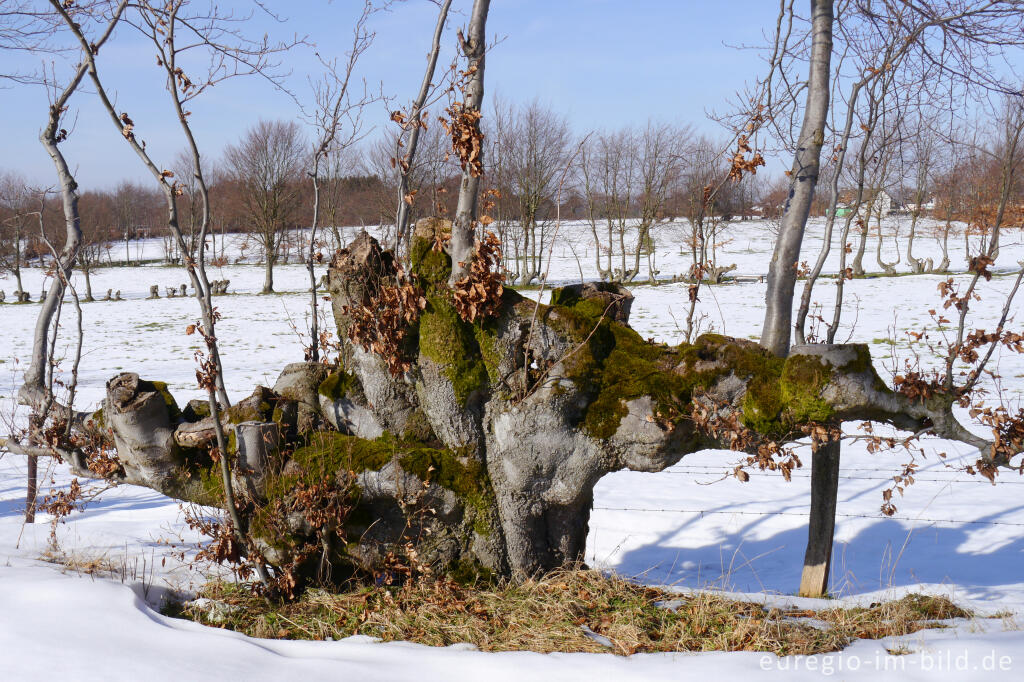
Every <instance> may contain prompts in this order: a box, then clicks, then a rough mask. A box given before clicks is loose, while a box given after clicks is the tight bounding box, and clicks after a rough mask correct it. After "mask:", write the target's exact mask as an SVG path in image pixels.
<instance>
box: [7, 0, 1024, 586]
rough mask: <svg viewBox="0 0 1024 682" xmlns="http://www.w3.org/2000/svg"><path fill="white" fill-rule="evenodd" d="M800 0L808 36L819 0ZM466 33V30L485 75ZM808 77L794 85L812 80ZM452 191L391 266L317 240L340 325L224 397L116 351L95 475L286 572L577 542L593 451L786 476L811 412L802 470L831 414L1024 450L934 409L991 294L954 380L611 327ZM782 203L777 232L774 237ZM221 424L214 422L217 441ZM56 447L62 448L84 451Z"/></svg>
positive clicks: (830, 352)
mask: <svg viewBox="0 0 1024 682" xmlns="http://www.w3.org/2000/svg"><path fill="white" fill-rule="evenodd" d="M479 4H480V3H478V5H479ZM483 4H485V3H483ZM813 4H814V6H815V8H816V11H815V13H814V28H815V32H814V35H815V36H816V39H815V47H816V48H817V49H815V50H813V54H814V56H815V59H819V60H820V59H821V58H823V55H822V54H821V49H822V48H821V45H820V41H822V40H824V39H825V38H827V37H828V35H829V34H828V30H827V29H828V28H829V24H830V21H831V17H830V15H829V11H830V9H831V5H830V4H828V3H813ZM819 5H827V6H825V7H823V8H822V7H819ZM818 10H821V11H818ZM473 16H474V19H473V20H474V21H477V22H479V23H478V24H476V25H475V26H474V27H473V28H472V29H471V31H470V36H471V37H470V41H477V40H482V36H483V29H484V26H483V20H484V19H485V18H486V13H485V12H484V13H483V14H477V13H476V12H474V15H473ZM473 45H474V44H473V42H469V44H468V46H466V47H467V49H465V53H466V55H467V56H468V57H469V58H470V60H471V63H473V64H474V66H475V67H476V68H477V71H475V72H474V73H475V74H476V75H479V76H480V77H481V78H482V76H483V69H482V61H480V60H479V59H477V60H476V61H475V62H472V60H474V59H475V57H480V56H481V55H480V53H478V52H476V51H475V50H474V46H473ZM476 45H481V43H476ZM90 61H91V59H90ZM820 67H821V65H820V64H818V63H815V65H814V66H813V67H812V70H816V69H818V68H820ZM825 71H826V72H827V71H828V69H827V68H826V69H825ZM812 81H813V84H812V88H811V89H812V90H813V88H814V87H818V86H819V85H820V84H819V83H818V81H817V80H816V79H812ZM478 86H480V87H481V88H482V83H480V84H478ZM474 92H475V93H478V94H479V93H480V92H481V90H480V89H476V90H475V91H474ZM819 95H820V93H814V94H813V97H812V102H813V101H814V97H817V96H819ZM476 101H477V102H479V100H476ZM468 106H469V105H468V104H467V105H464V106H460V107H454V108H453V109H454V110H453V112H452V113H453V115H455V116H463V115H465V114H466V113H467V112H472V113H470V115H469V119H470V120H468V121H466V120H463V121H462V122H461V123H453V124H450V126H451V128H452V129H453V130H456V131H459V132H460V133H465V134H466V135H468V136H469V138H468V139H467V138H463V137H462V136H461V134H460V135H456V136H454V137H455V141H456V143H457V145H456V147H455V151H456V153H459V155H460V160H461V161H462V162H463V163H464V170H465V171H466V174H465V175H464V177H463V180H464V181H465V180H466V178H467V177H470V176H472V172H474V171H479V166H474V161H476V160H477V158H476V157H475V156H474V153H475V152H476V151H478V150H479V148H480V147H479V144H478V143H479V139H478V138H477V139H472V138H473V136H474V135H477V134H479V129H478V128H476V127H475V125H476V124H477V123H478V122H479V118H478V117H477V115H476V114H478V113H479V110H478V109H471V108H468ZM810 115H811V116H812V117H813V116H814V115H816V109H814V108H813V107H812V108H810ZM812 124H813V122H812ZM811 141H812V142H813V136H812V140H811ZM805 160H807V161H808V162H810V161H811V160H810V159H805ZM477 177H479V176H477ZM811 179H812V178H810V177H804V178H803V181H810V180H811ZM797 181H800V179H799V178H798V179H797ZM469 185H470V183H465V182H464V184H463V188H464V189H465V188H467V187H468V186H469ZM808 191H810V192H813V187H812V186H811V187H808ZM463 199H465V200H466V201H462V200H463ZM460 211H464V212H463V213H462V215H461V216H459V219H461V220H462V224H461V225H459V224H456V225H452V224H451V223H449V222H447V221H443V220H436V219H425V220H422V221H419V222H418V223H417V225H416V228H415V231H414V233H413V235H412V243H411V247H412V248H411V266H410V268H409V269H408V270H405V269H403V268H400V267H399V266H398V264H397V263H398V261H397V259H396V256H395V255H394V254H393V253H391V252H389V251H387V250H386V249H383V248H382V247H381V246H380V244H379V243H377V242H376V241H375V240H374V239H373V238H372V237H370V236H369V235H367V234H365V233H364V234H362V235H360V236H359V237H358V238H357V239H356V240H354V242H353V243H351V244H349V246H348V248H346V249H344V250H342V251H341V252H340V253H338V254H337V255H336V257H335V258H334V260H333V262H332V264H331V267H330V270H329V272H328V283H329V291H330V294H331V299H332V306H333V312H334V317H335V323H336V325H337V328H338V333H339V334H338V335H339V338H340V339H342V343H343V347H342V348H341V356H342V362H341V363H340V364H339V365H338V366H336V367H333V368H327V367H325V366H323V365H320V364H315V363H296V364H294V365H290V366H288V367H286V368H285V369H284V371H283V373H282V374H281V376H280V378H279V379H278V381H277V383H276V384H275V386H274V387H273V389H270V388H263V387H260V388H257V389H256V391H255V392H254V393H253V395H252V396H251V397H250V398H247V399H246V400H244V401H240V402H239V403H237V404H236V405H234V406H232V407H230V408H228V409H227V410H226V413H223V414H218V411H217V405H216V401H215V400H214V396H213V393H212V390H211V393H210V399H209V401H208V405H209V407H210V412H209V413H207V414H206V415H204V414H203V412H202V411H201V410H199V409H196V408H197V406H192V409H186V410H180V409H178V407H177V405H176V404H175V403H174V400H173V398H172V397H171V396H170V395H169V394H168V392H167V391H166V389H165V388H163V387H162V386H160V385H159V384H157V383H153V382H151V381H145V380H142V379H140V378H139V376H138V375H136V374H133V373H125V374H122V375H119V376H118V377H115V378H114V379H112V380H111V381H110V382H109V383H108V390H107V396H106V399H105V401H104V405H103V411H102V415H96V418H97V419H94V421H97V420H98V418H99V417H100V416H102V421H103V424H104V427H105V428H106V429H109V431H106V432H101V433H98V434H97V433H94V435H96V436H98V437H99V442H100V446H99V447H102V448H103V449H104V450H105V451H106V452H107V453H108V454H113V455H114V456H116V459H114V460H113V461H114V462H115V463H116V464H117V467H116V469H115V471H114V472H112V473H108V474H107V475H109V476H111V477H114V478H117V479H119V480H123V481H127V482H132V483H138V484H141V485H146V486H149V487H152V488H154V489H156V490H159V491H161V492H163V493H165V494H168V495H171V496H175V497H178V498H180V499H186V500H192V501H196V502H200V503H203V504H210V505H222V506H225V507H226V508H228V509H229V510H230V511H231V512H232V513H238V512H239V510H245V512H246V513H247V514H248V515H250V519H251V523H248V524H246V526H247V528H248V530H249V536H248V539H247V541H246V542H245V546H246V547H247V548H249V549H250V551H252V552H253V553H255V554H256V556H254V557H252V558H254V559H255V561H256V562H257V565H260V566H263V565H269V566H270V567H271V571H272V572H275V573H276V574H277V575H278V576H279V577H280V578H282V581H281V584H282V585H294V584H295V580H297V579H300V578H301V577H302V576H306V577H312V576H313V575H314V574H316V573H317V572H318V571H323V570H327V571H328V572H330V573H332V574H333V577H345V576H348V575H351V574H352V573H353V572H356V571H368V572H372V573H375V574H377V575H378V576H380V575H383V576H387V577H392V576H395V575H396V574H400V573H404V574H408V573H409V572H415V571H421V570H424V569H427V568H429V569H430V570H432V571H434V572H442V571H448V572H453V573H454V572H461V573H463V574H465V573H470V574H472V573H486V572H490V573H496V574H499V575H514V576H529V575H532V574H535V573H537V572H539V571H544V570H548V569H552V568H555V567H558V566H561V565H564V564H566V563H570V562H574V561H577V560H579V559H580V558H581V557H582V555H583V550H584V546H585V542H586V537H587V526H588V521H589V514H590V509H591V504H592V501H593V491H594V486H595V485H596V483H597V482H598V480H599V479H600V478H601V477H602V476H603V475H605V474H606V473H608V472H611V471H616V470H620V469H627V468H628V469H633V470H639V471H659V470H662V469H664V468H665V467H667V466H669V465H671V464H673V463H675V462H677V461H679V460H680V459H681V458H682V457H683V456H685V455H686V454H688V453H691V452H696V451H698V450H701V449H705V448H712V447H714V448H718V447H725V448H729V449H732V450H734V451H737V452H744V453H748V455H749V458H748V459H747V460H746V464H747V465H749V466H756V467H761V468H766V469H772V470H778V471H780V472H781V473H782V474H783V475H785V476H788V474H789V472H790V471H791V470H792V469H793V468H794V467H796V466H799V460H798V459H797V458H796V457H795V455H793V454H792V453H791V452H790V451H788V450H787V448H786V443H788V442H791V441H793V440H795V439H798V438H801V437H804V436H807V435H810V436H811V438H812V442H813V443H814V450H815V453H814V458H815V459H814V466H815V469H814V472H813V473H814V476H815V477H818V476H819V474H822V473H825V474H827V473H828V472H829V471H830V468H829V467H828V466H820V465H822V464H823V463H824V464H827V462H825V461H824V460H825V458H826V457H829V458H832V459H833V460H836V462H835V463H837V460H838V438H839V437H840V436H841V425H842V423H843V422H844V421H863V420H871V421H875V422H882V423H887V424H891V425H893V426H895V427H897V428H900V429H904V430H907V431H911V432H913V433H930V434H934V435H937V436H940V437H944V438H950V439H954V440H959V441H962V442H965V443H969V444H971V445H973V446H975V447H978V448H979V449H980V450H981V456H980V458H979V460H978V462H977V464H976V465H975V466H976V467H978V469H979V470H981V471H982V472H984V473H986V475H990V476H994V475H995V474H994V472H995V471H996V467H998V466H1000V465H1005V464H1007V463H1008V462H1009V459H1010V457H1011V456H1013V455H1014V454H1016V453H1017V452H1020V451H1021V450H1024V415H1021V416H1019V417H1014V416H1012V415H1011V416H1009V418H1003V417H1006V415H998V414H997V415H995V417H993V418H992V419H990V421H989V425H990V426H991V427H992V429H993V435H994V438H993V440H992V441H991V442H989V441H986V440H984V439H981V438H979V437H977V436H976V435H974V434H972V433H971V432H970V431H968V430H967V429H966V428H965V427H964V426H963V425H962V424H961V423H960V422H959V421H958V420H957V419H956V418H955V416H954V414H953V406H954V405H955V404H957V402H958V401H959V400H960V399H962V398H963V397H964V396H968V399H969V392H970V390H972V389H973V387H974V385H975V384H976V383H977V377H978V376H980V371H981V369H982V368H983V367H984V365H985V363H987V362H988V358H989V357H990V356H991V350H992V348H994V347H995V345H996V344H998V343H1006V344H1008V345H1013V344H1015V343H1016V344H1017V345H1018V346H1019V345H1020V340H1019V337H1017V336H1015V335H1008V334H1007V333H1005V332H1006V330H1005V322H1006V319H1007V315H1008V310H1009V302H1008V303H1007V308H1006V309H1005V310H1004V314H1003V319H1002V320H1001V321H1000V323H999V325H998V328H997V331H996V332H995V335H994V336H993V335H992V334H991V333H989V334H982V335H975V334H971V335H964V334H962V333H961V334H960V338H959V339H958V340H957V341H956V345H955V346H953V347H951V352H952V355H951V357H952V358H953V360H955V359H956V358H961V359H963V358H966V357H970V356H971V352H976V355H975V358H976V360H977V361H976V362H974V364H973V370H975V371H974V374H972V375H971V376H973V377H974V379H973V380H972V381H970V382H969V383H968V384H966V385H964V386H955V385H953V384H952V383H951V382H946V381H945V380H943V381H940V382H938V383H936V382H929V381H926V380H925V379H923V378H920V377H917V378H916V380H914V381H909V382H908V381H904V382H901V383H900V384H898V385H897V386H896V387H895V389H893V388H890V387H888V386H887V385H886V384H885V383H884V382H883V381H882V380H881V378H880V377H879V376H878V375H877V373H876V372H875V370H874V368H873V366H872V363H871V358H870V354H869V353H868V349H867V346H866V345H860V344H845V345H838V344H820V345H799V346H795V347H792V348H790V347H789V336H788V322H787V335H786V336H785V338H781V337H776V341H778V342H779V343H781V344H782V345H784V346H785V349H784V350H783V351H780V349H778V348H774V347H769V348H765V347H761V346H759V345H758V344H755V343H752V342H749V341H746V340H741V339H732V338H728V337H724V336H718V335H704V336H702V337H699V338H697V339H695V340H693V341H692V342H689V343H684V344H680V345H678V346H672V347H670V346H667V345H664V344H656V343H652V342H648V341H645V340H644V339H643V338H642V337H640V335H639V334H637V333H636V332H635V331H634V330H632V329H631V328H630V327H629V325H628V320H629V311H630V305H631V303H632V297H631V296H630V294H629V293H628V292H627V291H626V290H624V289H623V288H621V287H619V286H617V285H614V284H608V283H602V284H581V285H575V286H571V287H565V288H562V289H557V290H555V291H554V292H553V294H552V298H551V302H550V304H548V305H544V304H540V303H537V302H533V301H529V300H526V299H524V298H523V297H521V296H519V295H518V294H516V293H515V292H512V291H508V290H505V289H504V288H503V287H502V284H501V278H500V276H499V275H498V274H497V272H498V267H499V263H500V258H501V256H500V253H499V252H498V248H499V245H498V244H497V243H496V240H494V239H493V238H491V237H489V236H487V235H484V236H483V237H482V238H480V239H477V240H475V243H474V242H473V241H470V245H469V252H468V253H463V252H462V251H461V250H462V249H465V242H466V240H467V238H470V239H471V237H472V235H473V233H474V231H475V230H472V228H475V227H476V225H475V221H476V219H477V215H476V214H475V212H474V204H473V203H472V202H470V201H469V200H468V198H467V197H465V196H461V197H460ZM791 220H792V219H791ZM788 224H789V226H790V227H789V228H787V223H786V222H785V221H784V224H783V233H782V234H781V235H780V238H785V239H787V240H792V239H793V238H794V237H793V235H792V234H791V233H788V232H787V230H791V229H795V228H793V227H792V226H793V224H794V223H792V222H790V223H788ZM801 229H802V226H801ZM460 230H461V231H462V233H461V235H460ZM449 234H452V238H451V240H449V239H448V235H449ZM456 237H460V239H461V241H460V240H458V239H456ZM798 245H799V244H797V246H798ZM986 267H987V266H986V264H984V263H981V264H979V267H978V272H977V274H978V277H981V276H983V274H984V273H985V272H988V270H987V269H986ZM778 274H779V271H778V270H776V275H778ZM794 279H795V278H794ZM1019 282H1020V279H1019V278H1018V284H1019ZM791 284H792V283H791ZM975 284H977V278H976V279H975V281H974V283H973V284H972V291H973V287H974V285H975ZM779 286H781V285H780V284H779V282H778V280H777V279H776V280H774V281H773V283H772V284H771V286H770V289H769V291H770V296H772V298H773V299H774V300H777V301H781V300H782V299H784V298H785V296H784V295H783V294H784V292H782V293H780V292H779V291H777V289H778V287H779ZM970 293H971V292H970V291H968V292H967V296H968V297H969V295H970ZM957 300H960V294H959V293H957ZM792 303H793V301H792V286H790V288H789V296H788V300H787V301H786V304H787V306H789V308H790V309H791V307H792ZM963 309H964V310H966V309H967V307H966V306H964V308H963ZM965 315H966V313H965ZM963 320H964V318H961V320H960V327H959V329H960V330H961V332H962V331H964V330H965V329H966V327H965V326H964V324H963ZM769 322H770V323H771V324H774V323H775V322H776V318H774V317H772V316H769ZM775 332H776V333H777V332H778V330H777V329H776V330H775ZM951 362H952V361H951ZM318 422H322V423H323V424H325V425H328V426H326V427H324V428H318ZM225 430H233V431H234V433H235V438H234V439H230V440H229V441H228V444H229V445H230V447H223V446H224V444H225V443H224V439H223V437H222V434H223V432H224V431H225ZM218 434H221V435H218ZM215 440H216V441H217V442H218V444H219V446H220V447H219V449H218V454H220V455H221V456H220V457H219V459H217V460H216V461H215V459H214V458H212V457H211V456H210V454H211V450H210V445H211V444H212V443H213V442H214V441H215ZM88 442H89V443H96V441H95V440H89V441H88ZM9 447H13V448H15V449H16V448H18V447H19V446H18V445H16V444H14V445H12V444H9ZM23 451H27V450H25V449H23ZM66 454H67V455H68V459H69V461H72V462H80V461H82V459H81V457H78V456H77V455H78V454H84V453H75V452H67V453H66ZM83 472H84V470H83ZM218 472H220V475H221V476H222V477H223V478H224V479H225V481H226V484H225V485H224V486H223V487H224V489H230V488H231V486H232V484H233V485H234V488H235V489H236V490H238V491H239V505H238V506H237V507H235V506H234V505H233V504H232V503H231V502H230V501H225V500H224V498H223V497H222V496H221V495H220V494H219V492H220V487H219V486H218V485H217V484H216V480H217V475H218ZM85 473H88V472H85ZM93 475H95V474H93ZM743 475H744V474H743V472H742V467H741V468H740V470H738V471H737V476H738V477H741V478H742V477H743ZM826 498H827V496H826ZM826 498H823V497H822V496H821V494H820V490H818V489H817V488H816V490H815V491H814V492H812V505H817V506H818V507H820V508H821V511H822V512H823V513H821V514H819V520H820V521H821V522H822V523H818V525H817V526H815V525H813V524H812V534H813V533H815V532H817V533H819V534H822V535H823V534H824V533H823V531H828V532H827V535H828V537H829V538H830V537H831V530H830V528H828V527H827V523H824V522H825V521H827V520H828V519H827V517H828V514H827V506H828V505H827V499H826ZM833 499H834V498H833ZM822 546H823V545H822V544H821V543H818V544H815V545H814V548H815V550H816V551H818V550H820V549H821V548H822ZM829 546H830V545H829ZM808 564H809V565H810V566H811V567H812V568H813V569H815V570H816V571H817V575H818V578H819V583H820V578H821V573H822V571H824V573H825V574H826V575H827V566H828V563H827V556H825V557H818V556H815V555H814V554H811V555H809V556H808Z"/></svg>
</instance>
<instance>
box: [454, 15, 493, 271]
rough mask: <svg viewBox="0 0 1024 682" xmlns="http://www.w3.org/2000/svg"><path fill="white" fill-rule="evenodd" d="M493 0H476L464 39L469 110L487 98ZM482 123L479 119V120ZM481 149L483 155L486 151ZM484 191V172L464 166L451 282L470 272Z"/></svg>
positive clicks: (457, 210) (460, 186)
mask: <svg viewBox="0 0 1024 682" xmlns="http://www.w3.org/2000/svg"><path fill="white" fill-rule="evenodd" d="M490 6H491V3H490V0H473V15H472V17H471V18H470V21H469V35H468V36H467V37H466V39H465V40H463V41H462V53H463V55H464V56H465V57H466V59H467V61H468V62H469V69H467V70H469V71H472V74H471V75H470V76H469V81H468V82H467V83H466V88H465V92H463V96H464V99H465V101H464V102H463V106H464V107H465V109H466V110H467V111H480V108H481V106H482V105H483V99H484V59H485V56H486V51H487V35H486V25H487V11H488V10H489V9H490ZM477 125H479V122H477ZM482 153H483V152H482V150H481V154H482ZM479 194H480V175H479V174H478V173H476V172H474V171H473V169H472V167H471V166H470V165H469V164H467V165H466V167H465V168H463V169H462V182H461V183H460V184H459V202H458V205H457V207H456V209H455V222H454V224H453V225H452V246H451V249H452V274H451V277H450V279H449V283H450V284H455V282H457V281H459V280H460V279H462V278H463V277H464V276H465V275H466V273H467V272H469V261H470V259H471V258H472V257H473V244H474V232H475V230H476V220H477V199H478V197H479Z"/></svg>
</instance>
